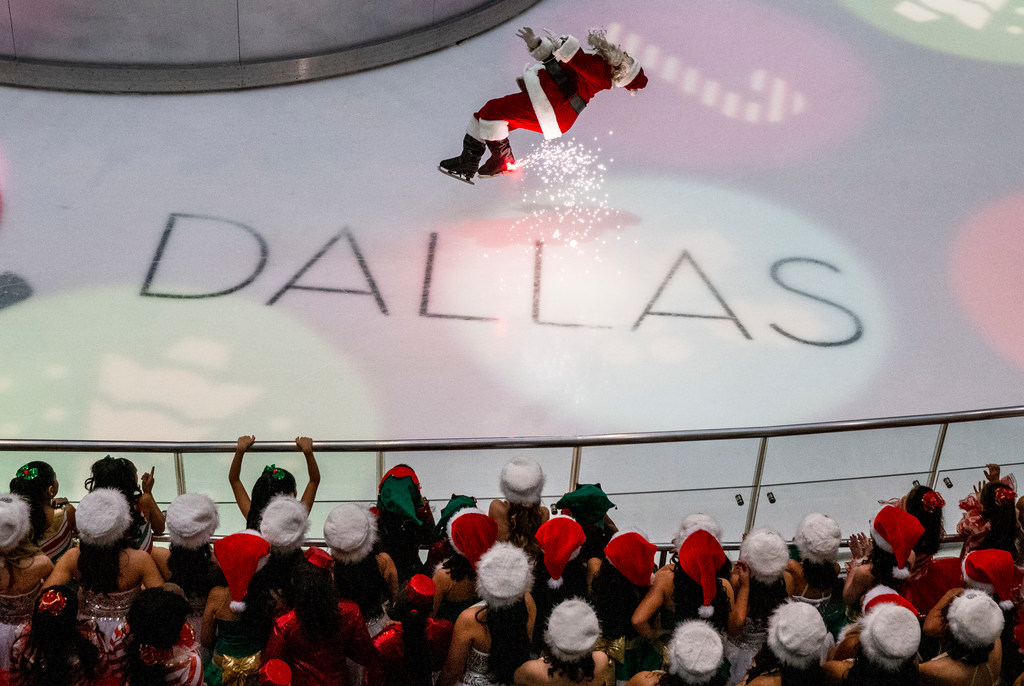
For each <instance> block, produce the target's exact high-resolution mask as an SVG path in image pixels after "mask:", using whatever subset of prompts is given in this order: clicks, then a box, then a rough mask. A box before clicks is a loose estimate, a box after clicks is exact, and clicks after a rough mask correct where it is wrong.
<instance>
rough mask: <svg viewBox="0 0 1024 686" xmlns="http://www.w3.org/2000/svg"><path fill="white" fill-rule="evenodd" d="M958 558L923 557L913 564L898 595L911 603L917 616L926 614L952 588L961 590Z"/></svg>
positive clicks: (962, 583)
mask: <svg viewBox="0 0 1024 686" xmlns="http://www.w3.org/2000/svg"><path fill="white" fill-rule="evenodd" d="M963 585H964V580H963V573H962V572H961V570H960V558H958V557H940V558H934V557H932V556H931V555H924V556H922V557H921V559H920V560H917V561H915V562H914V566H913V567H912V568H911V570H910V578H908V579H907V580H906V581H904V582H903V590H902V591H900V595H902V596H903V597H904V598H906V599H907V600H909V601H910V602H911V603H913V605H914V607H916V608H917V611H918V613H919V614H922V615H924V614H928V611H929V610H931V609H932V608H933V607H935V603H937V602H939V601H940V600H941V599H942V596H944V595H946V592H947V591H949V590H950V589H953V588H963Z"/></svg>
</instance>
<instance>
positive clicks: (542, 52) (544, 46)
mask: <svg viewBox="0 0 1024 686" xmlns="http://www.w3.org/2000/svg"><path fill="white" fill-rule="evenodd" d="M554 49H555V46H554V44H553V43H552V42H551V39H550V38H548V37H547V36H543V37H541V39H540V45H538V46H537V47H535V48H534V49H533V50H531V51H530V57H532V58H533V59H535V60H537V61H538V62H543V61H544V60H546V59H547V58H549V57H551V52H552V51H553V50H554Z"/></svg>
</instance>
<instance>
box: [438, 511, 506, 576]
mask: <svg viewBox="0 0 1024 686" xmlns="http://www.w3.org/2000/svg"><path fill="white" fill-rule="evenodd" d="M447 529H448V540H449V541H451V544H452V548H454V549H455V552H457V553H458V554H459V555H462V556H463V557H464V558H466V559H467V560H469V564H471V565H472V566H473V569H476V564H477V562H479V561H480V557H481V556H482V555H483V554H484V553H486V552H487V551H488V550H490V548H491V546H492V545H494V543H495V541H497V540H498V523H497V522H496V521H494V519H493V518H492V517H490V516H489V515H487V514H484V513H483V512H482V511H480V510H478V509H477V508H475V507H467V508H463V509H461V510H459V511H458V512H456V513H455V514H454V515H453V516H452V518H451V519H449V520H448V526H447Z"/></svg>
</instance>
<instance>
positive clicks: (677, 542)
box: [672, 512, 722, 550]
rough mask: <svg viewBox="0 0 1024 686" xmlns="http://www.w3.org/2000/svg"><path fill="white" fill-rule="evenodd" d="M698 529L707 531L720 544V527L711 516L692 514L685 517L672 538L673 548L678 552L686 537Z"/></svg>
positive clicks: (700, 513)
mask: <svg viewBox="0 0 1024 686" xmlns="http://www.w3.org/2000/svg"><path fill="white" fill-rule="evenodd" d="M698 529H701V530H704V531H707V532H708V533H709V534H711V535H712V536H714V537H715V540H717V541H718V542H719V543H721V542H722V526H721V525H720V524H719V523H718V521H717V520H715V518H714V517H712V516H711V515H706V514H704V513H703V512H694V513H693V514H689V515H686V517H684V518H683V521H682V522H681V523H680V524H679V531H677V532H676V535H675V536H674V537H673V538H672V545H673V547H674V548H675V549H676V550H679V546H681V545H682V544H683V541H685V540H686V537H687V536H689V535H690V534H692V533H693V532H694V531H697V530H698Z"/></svg>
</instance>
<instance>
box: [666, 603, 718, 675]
mask: <svg viewBox="0 0 1024 686" xmlns="http://www.w3.org/2000/svg"><path fill="white" fill-rule="evenodd" d="M667 648H668V671H669V672H671V673H672V674H675V675H676V676H678V677H680V678H681V679H683V680H684V681H686V682H687V683H691V684H706V683H707V682H709V681H711V679H712V677H714V676H715V674H717V673H718V668H719V667H720V666H721V665H722V656H723V654H724V646H723V645H722V637H721V636H720V635H719V633H718V632H717V631H715V629H714V628H713V627H712V626H711V625H710V624H708V623H707V622H705V621H702V620H699V619H690V620H687V621H685V622H682V623H680V624H679V626H677V627H676V630H675V631H674V632H673V633H672V640H671V641H669V643H668V646H667Z"/></svg>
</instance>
